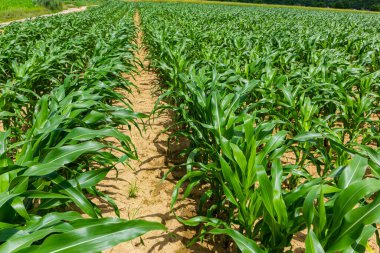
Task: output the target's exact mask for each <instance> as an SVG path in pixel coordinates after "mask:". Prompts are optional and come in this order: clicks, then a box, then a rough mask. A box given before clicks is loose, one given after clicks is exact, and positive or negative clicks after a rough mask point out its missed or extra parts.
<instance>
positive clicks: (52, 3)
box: [33, 0, 63, 11]
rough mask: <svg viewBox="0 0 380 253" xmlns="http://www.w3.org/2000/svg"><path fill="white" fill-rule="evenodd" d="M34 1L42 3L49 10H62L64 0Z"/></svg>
mask: <svg viewBox="0 0 380 253" xmlns="http://www.w3.org/2000/svg"><path fill="white" fill-rule="evenodd" d="M33 1H34V3H36V4H38V5H41V6H43V7H45V8H47V9H49V10H53V11H55V10H62V7H63V4H62V0H33Z"/></svg>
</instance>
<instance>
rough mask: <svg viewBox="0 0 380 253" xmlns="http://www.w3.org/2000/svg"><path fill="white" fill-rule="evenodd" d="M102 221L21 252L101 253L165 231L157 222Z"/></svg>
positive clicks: (48, 239)
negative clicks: (148, 234)
mask: <svg viewBox="0 0 380 253" xmlns="http://www.w3.org/2000/svg"><path fill="white" fill-rule="evenodd" d="M103 221H105V219H99V220H97V222H96V225H93V224H91V225H90V226H84V227H81V228H78V229H74V230H72V231H69V232H65V233H62V234H56V235H51V236H49V237H48V238H47V239H46V240H44V242H43V243H42V244H41V245H40V246H38V247H35V248H32V249H29V250H28V249H25V250H24V251H23V252H30V253H33V252H35V253H45V252H46V253H58V252H60V253H64V252H67V253H69V252H88V251H89V249H91V250H94V249H96V251H102V250H105V249H108V248H111V247H112V246H115V245H117V244H119V243H122V242H125V241H129V240H132V239H134V238H136V237H139V236H141V235H143V234H145V233H147V232H149V231H152V230H166V228H165V226H163V225H162V224H160V223H157V222H148V221H142V220H131V221H125V220H120V219H114V222H112V223H110V222H109V221H107V222H103Z"/></svg>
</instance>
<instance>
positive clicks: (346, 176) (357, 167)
mask: <svg viewBox="0 0 380 253" xmlns="http://www.w3.org/2000/svg"><path fill="white" fill-rule="evenodd" d="M367 166H368V160H367V159H366V158H363V157H361V156H359V155H355V156H354V157H353V158H352V160H351V161H350V163H349V164H348V166H347V167H346V168H345V169H344V170H343V172H342V174H341V175H340V177H339V181H338V185H339V187H340V188H342V189H345V188H347V187H348V186H349V185H351V184H353V183H355V182H357V181H359V180H361V179H362V178H363V176H364V174H365V171H366V169H367Z"/></svg>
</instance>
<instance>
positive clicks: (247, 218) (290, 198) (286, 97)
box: [139, 3, 380, 252]
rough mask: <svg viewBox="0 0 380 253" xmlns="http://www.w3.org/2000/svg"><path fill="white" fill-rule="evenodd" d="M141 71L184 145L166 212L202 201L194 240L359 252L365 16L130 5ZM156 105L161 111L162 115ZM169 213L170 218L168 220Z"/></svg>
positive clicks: (368, 118) (367, 208)
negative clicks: (141, 47) (155, 82)
mask: <svg viewBox="0 0 380 253" xmlns="http://www.w3.org/2000/svg"><path fill="white" fill-rule="evenodd" d="M139 6H140V11H141V14H142V25H143V28H144V32H145V35H146V36H145V42H146V43H147V45H148V47H149V49H150V53H151V58H152V61H153V63H152V66H153V67H155V68H156V69H157V71H159V73H160V75H161V78H162V81H163V86H162V87H161V91H162V95H161V96H160V98H159V100H158V101H157V106H156V112H157V113H159V112H161V111H163V110H171V111H173V112H174V113H175V117H176V120H175V121H176V124H175V125H174V126H172V132H173V133H172V134H171V136H170V138H177V137H179V136H181V137H182V138H183V137H185V138H187V139H188V140H189V141H190V145H189V147H187V148H186V149H185V150H183V152H182V155H183V156H185V157H186V158H187V162H186V163H184V164H179V165H177V166H175V167H173V169H176V168H178V167H181V166H182V167H184V169H185V170H186V173H185V176H183V178H182V179H181V180H180V181H179V182H178V184H177V186H176V187H175V189H174V192H173V199H172V203H171V206H172V208H173V209H174V204H175V203H176V201H177V199H178V198H179V197H180V195H179V192H180V188H181V187H183V188H184V189H183V196H182V197H188V196H189V195H190V194H191V193H192V191H193V189H195V188H198V189H201V191H202V193H203V194H202V196H201V197H200V199H199V202H198V203H199V208H198V216H196V217H193V218H190V219H187V220H185V219H183V218H181V217H178V219H179V220H180V221H181V222H183V223H184V224H186V225H189V226H198V225H201V224H202V226H201V229H200V233H199V234H198V235H197V236H196V237H195V238H194V240H193V242H196V241H197V240H203V239H205V238H207V236H206V235H207V234H213V235H219V234H226V235H228V236H230V237H231V238H232V240H234V241H235V243H236V245H237V246H238V248H239V249H240V250H241V251H243V252H265V251H267V252H283V251H284V249H285V248H286V247H288V246H290V245H291V242H292V239H293V237H294V235H296V234H297V233H299V232H300V231H303V230H304V229H306V230H307V239H306V241H305V247H306V251H307V252H363V249H365V248H366V246H367V241H368V238H369V237H371V236H372V235H373V234H376V235H377V240H379V233H378V232H377V233H375V231H376V228H377V226H378V223H379V219H380V216H379V214H380V212H379V204H378V203H379V202H378V201H379V198H378V193H379V179H380V178H379V165H380V159H379V158H380V155H379V154H380V153H379V141H378V140H379V123H380V121H379V117H378V114H379V101H380V100H379V95H378V94H379V81H380V79H379V73H380V72H379V70H380V69H379V64H378V56H379V48H380V37H379V36H377V32H376V31H377V29H378V28H379V26H380V23H379V19H378V16H377V15H360V14H359V15H358V14H350V13H332V12H320V11H300V10H292V9H275V8H257V7H250V8H243V7H231V6H228V7H225V6H215V5H184V4H181V5H180V4H157V3H155V4H153V3H151V4H148V3H145V4H140V5H139ZM160 100H166V101H167V102H168V104H169V105H166V106H161V105H160V104H161V103H159V102H160ZM174 211H175V210H174Z"/></svg>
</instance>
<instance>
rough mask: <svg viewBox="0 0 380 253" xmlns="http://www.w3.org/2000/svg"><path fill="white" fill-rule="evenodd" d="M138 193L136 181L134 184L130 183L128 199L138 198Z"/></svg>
mask: <svg viewBox="0 0 380 253" xmlns="http://www.w3.org/2000/svg"><path fill="white" fill-rule="evenodd" d="M138 191H139V189H138V187H137V184H136V181H135V182H134V183H130V186H129V190H128V197H129V198H136V197H137V193H138Z"/></svg>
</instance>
